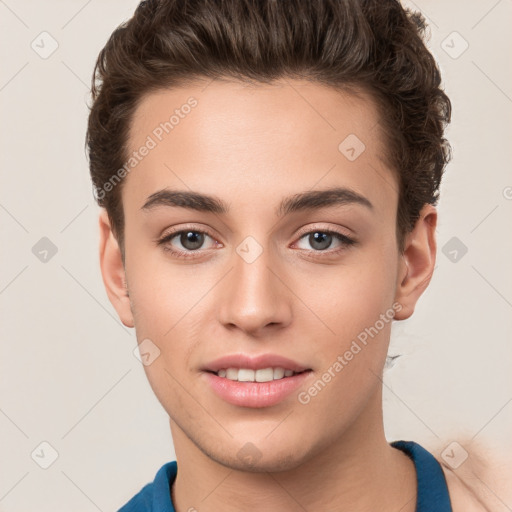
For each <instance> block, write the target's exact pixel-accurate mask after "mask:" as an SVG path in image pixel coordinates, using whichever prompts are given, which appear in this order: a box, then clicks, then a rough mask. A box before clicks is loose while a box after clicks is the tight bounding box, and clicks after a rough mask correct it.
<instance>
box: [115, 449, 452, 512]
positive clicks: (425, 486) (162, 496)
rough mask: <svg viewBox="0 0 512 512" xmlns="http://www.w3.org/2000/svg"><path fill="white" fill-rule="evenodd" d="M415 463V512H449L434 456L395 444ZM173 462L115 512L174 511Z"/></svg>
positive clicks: (174, 467) (440, 471)
mask: <svg viewBox="0 0 512 512" xmlns="http://www.w3.org/2000/svg"><path fill="white" fill-rule="evenodd" d="M391 446H393V447H394V448H397V449H399V450H402V451H403V452H404V453H405V454H406V455H408V456H409V457H410V458H411V459H412V461H413V462H414V466H415V468H416V478H417V482H418V497H417V501H416V512H432V511H433V510H435V512H452V507H451V503H450V495H449V494H448V486H447V484H446V479H445V477H444V473H443V469H442V468H441V465H440V464H439V462H438V461H437V460H436V459H435V458H434V456H433V455H432V454H431V453H430V452H428V451H427V450H425V448H423V447H422V446H420V445H419V444H418V443H415V442H414V441H394V442H392V443H391ZM177 471H178V465H177V463H176V461H172V462H168V463H167V464H164V465H163V466H162V467H161V468H160V469H159V470H158V472H157V474H156V476H155V479H154V480H153V482H151V483H149V484H147V485H145V486H144V487H143V488H142V489H141V491H140V492H139V493H137V494H136V495H135V496H134V497H133V498H132V499H131V500H130V501H129V502H128V503H126V505H124V506H123V507H121V508H120V509H119V510H118V512H176V511H175V510H174V507H173V505H172V500H171V485H172V484H173V482H174V479H175V478H176V473H177Z"/></svg>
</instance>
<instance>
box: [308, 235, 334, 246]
mask: <svg viewBox="0 0 512 512" xmlns="http://www.w3.org/2000/svg"><path fill="white" fill-rule="evenodd" d="M331 242H332V235H329V234H328V233H323V232H322V231H316V232H315V233H312V234H311V235H309V243H310V244H311V246H312V247H314V248H316V249H320V250H322V249H327V248H328V247H329V246H330V245H331ZM315 243H316V244H319V245H320V246H316V247H315Z"/></svg>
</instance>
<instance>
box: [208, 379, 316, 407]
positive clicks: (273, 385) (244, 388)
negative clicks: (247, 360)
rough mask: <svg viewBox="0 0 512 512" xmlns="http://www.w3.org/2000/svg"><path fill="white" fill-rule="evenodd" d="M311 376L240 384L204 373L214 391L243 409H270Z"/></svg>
mask: <svg viewBox="0 0 512 512" xmlns="http://www.w3.org/2000/svg"><path fill="white" fill-rule="evenodd" d="M310 374H311V371H305V372H302V373H298V374H296V375H293V376H292V377H283V378H282V379H278V380H272V381H270V382H238V381H237V380H230V379H226V378H224V377H219V376H218V375H216V374H214V373H210V372H203V375H204V376H205V378H206V380H207V382H208V384H209V385H210V386H211V388H212V389H213V391H214V392H215V393H216V394H217V395H218V396H219V397H220V398H222V399H223V400H225V401H226V402H229V403H230V404H233V405H239V406H241V407H270V406H271V405H276V404H277V403H279V402H281V401H282V400H284V399H285V398H286V397H287V396H288V395H290V394H291V393H293V392H294V391H296V390H297V388H299V387H300V386H301V385H302V384H303V382H304V380H305V379H306V378H307V377H308V376H309V375H310Z"/></svg>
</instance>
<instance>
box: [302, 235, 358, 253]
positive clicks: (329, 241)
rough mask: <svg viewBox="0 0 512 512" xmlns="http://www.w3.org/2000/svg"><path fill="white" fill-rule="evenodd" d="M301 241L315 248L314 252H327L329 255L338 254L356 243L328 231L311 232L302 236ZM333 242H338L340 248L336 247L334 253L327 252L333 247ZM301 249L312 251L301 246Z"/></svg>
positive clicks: (344, 236)
mask: <svg viewBox="0 0 512 512" xmlns="http://www.w3.org/2000/svg"><path fill="white" fill-rule="evenodd" d="M301 240H305V242H306V244H309V246H310V247H312V248H313V251H314V252H323V251H325V252H328V253H333V252H334V253H335V252H338V251H340V250H343V249H345V248H346V247H349V246H351V245H354V244H355V243H356V242H355V240H353V239H352V238H349V237H348V236H346V235H343V234H342V233H338V232H337V231H331V230H326V229H315V230H314V231H309V232H308V233H306V234H305V235H303V236H301V238H300V239H299V241H301ZM333 242H338V247H337V248H336V247H335V248H334V249H333V250H332V251H326V249H329V248H330V247H331V246H332V245H333ZM299 249H305V250H311V249H309V248H308V247H300V246H299Z"/></svg>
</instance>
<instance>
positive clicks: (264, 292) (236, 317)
mask: <svg viewBox="0 0 512 512" xmlns="http://www.w3.org/2000/svg"><path fill="white" fill-rule="evenodd" d="M274 256H275V255H273V254H272V252H271V250H270V249H269V246H268V243H267V242H264V243H263V244H262V243H260V242H259V241H258V240H256V239H255V238H254V237H252V236H248V237H246V238H245V239H244V240H243V241H242V242H241V243H240V244H239V245H238V246H237V247H236V248H235V250H234V251H233V255H232V257H233V260H232V261H233V268H232V271H231V272H230V273H229V281H228V289H227V290H226V293H227V296H226V298H225V300H224V301H222V304H221V313H220V317H221V318H220V319H221V321H222V323H224V324H225V325H227V324H233V325H236V326H238V327H239V328H241V329H242V330H244V331H257V330H259V329H262V328H264V327H265V326H267V325H269V324H283V325H284V324H287V323H288V322H289V320H290V317H291V311H290V303H289V297H288V294H287V292H286V290H287V289H286V287H285V286H284V285H283V283H282V282H281V279H280V278H279V277H278V276H280V274H281V272H280V270H279V267H280V266H279V265H277V264H276V262H277V261H278V260H277V259H276V258H275V257H274Z"/></svg>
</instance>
